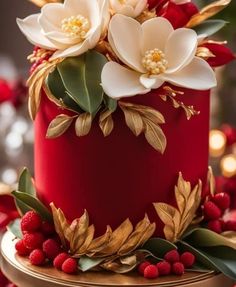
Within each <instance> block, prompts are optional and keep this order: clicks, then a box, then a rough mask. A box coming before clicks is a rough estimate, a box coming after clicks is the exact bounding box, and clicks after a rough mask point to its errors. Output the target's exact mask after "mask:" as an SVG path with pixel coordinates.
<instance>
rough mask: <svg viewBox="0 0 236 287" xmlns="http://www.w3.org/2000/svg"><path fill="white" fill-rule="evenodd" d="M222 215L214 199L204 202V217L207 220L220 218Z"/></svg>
mask: <svg viewBox="0 0 236 287" xmlns="http://www.w3.org/2000/svg"><path fill="white" fill-rule="evenodd" d="M221 215H222V211H221V210H220V208H219V207H218V206H217V205H216V204H215V203H214V202H212V201H207V202H205V204H204V217H205V219H207V220H214V219H219V218H220V217H221Z"/></svg>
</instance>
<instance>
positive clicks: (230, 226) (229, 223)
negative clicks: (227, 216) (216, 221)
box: [224, 220, 236, 231]
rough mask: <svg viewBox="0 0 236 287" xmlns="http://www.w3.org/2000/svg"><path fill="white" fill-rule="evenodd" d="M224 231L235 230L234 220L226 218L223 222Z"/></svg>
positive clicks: (235, 222) (235, 221) (235, 223)
mask: <svg viewBox="0 0 236 287" xmlns="http://www.w3.org/2000/svg"><path fill="white" fill-rule="evenodd" d="M224 230H225V231H236V220H228V221H226V222H225V224H224Z"/></svg>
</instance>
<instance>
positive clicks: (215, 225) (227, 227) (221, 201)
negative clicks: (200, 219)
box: [203, 192, 236, 233]
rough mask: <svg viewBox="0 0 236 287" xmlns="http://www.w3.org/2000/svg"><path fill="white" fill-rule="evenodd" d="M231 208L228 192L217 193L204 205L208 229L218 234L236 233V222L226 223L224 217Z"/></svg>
mask: <svg viewBox="0 0 236 287" xmlns="http://www.w3.org/2000/svg"><path fill="white" fill-rule="evenodd" d="M229 207H230V196H229V195H228V193H226V192H220V193H216V194H215V195H214V196H212V197H211V198H210V199H209V200H208V201H206V202H205V203H204V205H203V215H204V219H205V221H206V222H207V228H208V229H210V230H212V231H214V232H216V233H222V232H223V231H236V221H234V220H230V221H224V220H223V219H222V216H223V215H224V213H225V211H226V210H227V209H228V208H229Z"/></svg>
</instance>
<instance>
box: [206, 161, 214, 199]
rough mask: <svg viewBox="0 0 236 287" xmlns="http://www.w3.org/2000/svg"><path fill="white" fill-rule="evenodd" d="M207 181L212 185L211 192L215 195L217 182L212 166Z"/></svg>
mask: <svg viewBox="0 0 236 287" xmlns="http://www.w3.org/2000/svg"><path fill="white" fill-rule="evenodd" d="M207 181H208V183H209V186H210V193H211V195H212V196H214V195H215V191H216V183H215V178H214V175H213V171H212V168H211V167H210V166H209V167H208V173H207Z"/></svg>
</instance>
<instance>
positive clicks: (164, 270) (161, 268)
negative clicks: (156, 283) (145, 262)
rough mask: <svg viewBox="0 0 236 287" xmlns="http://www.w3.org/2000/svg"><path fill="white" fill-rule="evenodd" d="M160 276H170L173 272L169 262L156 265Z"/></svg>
mask: <svg viewBox="0 0 236 287" xmlns="http://www.w3.org/2000/svg"><path fill="white" fill-rule="evenodd" d="M156 267H157V269H158V272H159V275H169V274H170V272H171V265H170V263H169V262H167V261H162V262H158V263H157V264H156Z"/></svg>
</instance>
